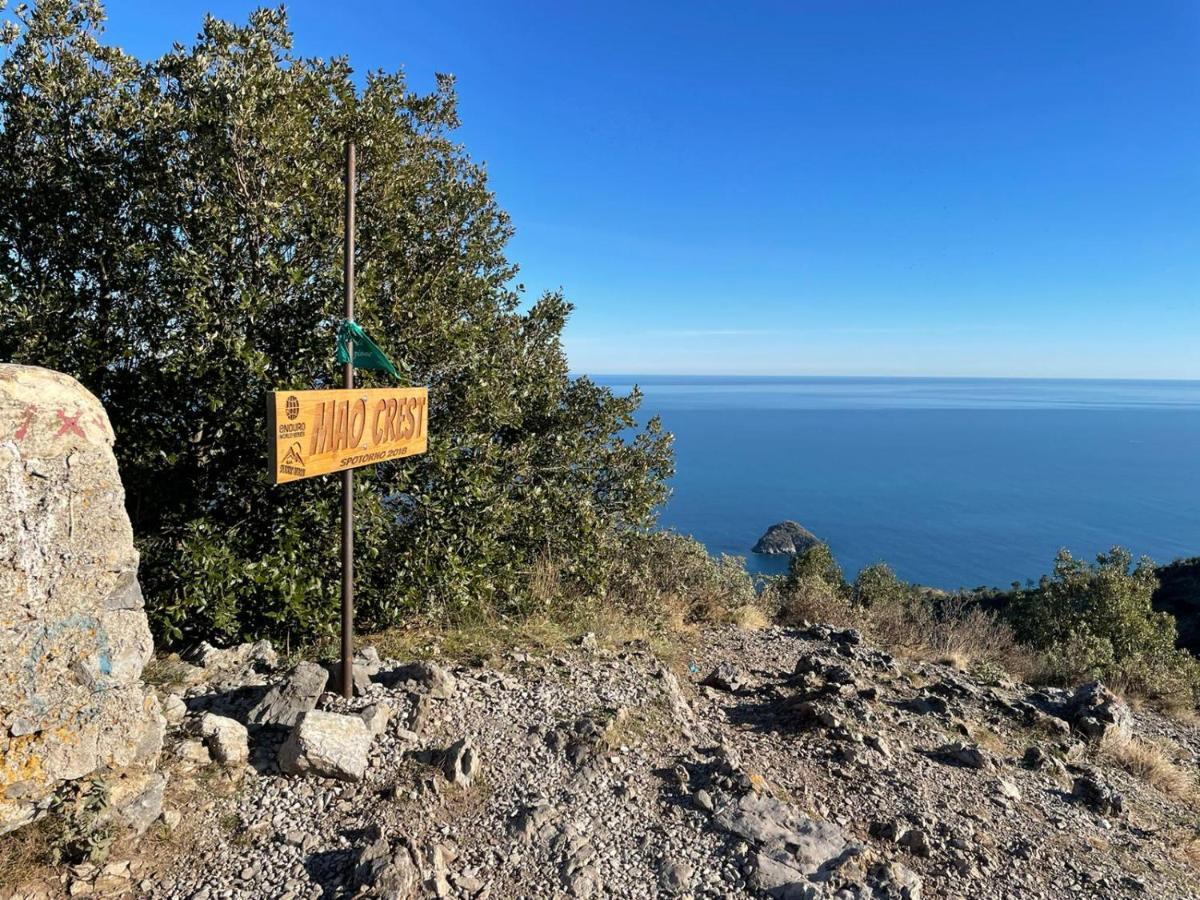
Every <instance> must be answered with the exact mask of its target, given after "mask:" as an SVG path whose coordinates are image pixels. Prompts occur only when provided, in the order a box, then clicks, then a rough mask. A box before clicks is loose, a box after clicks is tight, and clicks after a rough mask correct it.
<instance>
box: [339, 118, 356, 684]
mask: <svg viewBox="0 0 1200 900" xmlns="http://www.w3.org/2000/svg"><path fill="white" fill-rule="evenodd" d="M354 188H355V178H354V142H353V141H347V142H346V215H345V228H346V235H345V247H344V251H343V256H344V260H343V271H342V281H343V287H344V290H345V300H346V309H345V315H346V319H347V320H350V321H352V320H353V319H354ZM346 351H347V360H346V365H345V367H344V368H343V369H342V387H344V388H352V387H354V344H353V343H352V342H351V343H350V345H349V346H348V347H347V348H346ZM347 414H349V412H348V411H347ZM342 696H343V697H345V698H346V699H347V700H349V699H350V698H351V697H353V696H354V470H353V469H347V470H346V471H344V472H343V473H342Z"/></svg>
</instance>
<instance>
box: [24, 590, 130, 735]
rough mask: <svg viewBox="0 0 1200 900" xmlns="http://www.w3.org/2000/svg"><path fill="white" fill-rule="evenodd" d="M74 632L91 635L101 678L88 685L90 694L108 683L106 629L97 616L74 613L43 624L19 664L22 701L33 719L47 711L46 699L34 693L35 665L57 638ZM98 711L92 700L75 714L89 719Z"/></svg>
mask: <svg viewBox="0 0 1200 900" xmlns="http://www.w3.org/2000/svg"><path fill="white" fill-rule="evenodd" d="M74 631H78V632H91V638H92V640H93V641H94V643H95V647H96V656H97V659H98V668H99V671H100V676H101V677H100V679H99V680H97V681H96V682H95V683H94V684H93V685H92V688H93V691H94V693H96V694H100V693H103V692H104V691H106V690H108V688H109V686H110V685H109V684H108V679H109V677H110V676H111V675H112V655H111V652H110V648H109V644H108V632H107V630H105V628H104V626H103V625H101V624H100V620H99V619H97V618H96V617H95V616H87V615H83V614H81V613H75V614H73V615H70V616H67V617H66V618H65V619H59V620H58V621H57V622H53V623H51V624H49V625H43V626H42V627H41V633H40V634H38V635H37V637H36V638H34V641H33V646H32V647H30V648H29V653H28V655H27V656H26V657H25V660H24V662H23V663H22V666H21V667H22V669H23V670H24V672H25V685H24V688H25V700H26V702H27V703H28V704H29V706H30V707H31V708H32V712H33V713H34V715H35V716H36V717H37V718H44V717H46V716H47V714H48V713H49V712H50V704H49V702H48V701H47V700H45V699H44V698H42V697H40V696H38V693H37V670H38V665H39V664H40V663H41V661H42V659H43V658H44V657H45V656H46V655H47V654H48V653H51V652H52V651H54V650H55V644H56V642H58V641H59V639H60V638H62V637H63V636H64V635H67V634H70V633H71V632H74ZM99 713H100V706H99V704H98V703H92V704H89V705H88V706H86V707H85V708H84V709H82V710H80V711H79V716H80V717H81V718H85V719H90V718H94V717H95V716H96V715H99Z"/></svg>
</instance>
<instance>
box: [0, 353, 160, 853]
mask: <svg viewBox="0 0 1200 900" xmlns="http://www.w3.org/2000/svg"><path fill="white" fill-rule="evenodd" d="M112 445H113V432H112V427H111V425H110V424H109V421H108V416H107V415H106V414H105V412H104V409H103V407H102V406H101V405H100V403H99V401H97V400H96V398H95V397H94V396H92V395H91V394H90V393H88V391H87V390H85V389H84V388H83V386H82V385H80V384H79V383H78V382H76V381H75V380H74V379H72V378H69V377H67V376H66V375H62V374H59V373H57V372H51V371H49V370H47V369H41V368H35V367H29V366H17V365H0V518H2V520H3V526H2V527H0V834H3V833H5V832H8V831H11V830H12V829H13V828H16V827H18V826H20V825H22V824H24V823H25V822H28V821H30V820H32V819H34V818H36V817H38V816H39V815H40V814H41V812H42V811H44V810H45V809H46V808H47V806H48V804H49V803H50V801H51V798H52V797H53V795H54V793H55V791H57V790H59V789H60V788H61V787H62V786H63V785H64V784H66V783H68V782H71V781H74V780H77V779H82V778H85V777H87V776H91V775H93V773H99V774H100V775H102V776H103V777H104V778H105V779H106V780H107V781H108V782H109V783H110V785H111V790H112V796H113V798H114V802H116V801H117V800H118V799H119V803H118V804H117V805H118V814H119V811H120V809H124V810H127V811H129V814H130V816H132V817H133V818H134V819H135V821H134V822H132V824H134V825H135V826H138V827H144V826H145V825H146V824H149V823H148V822H147V821H146V820H147V818H150V819H151V820H152V818H153V815H151V813H154V812H155V811H156V804H157V805H161V796H162V789H163V776H162V775H160V774H158V773H157V772H155V771H154V769H155V766H156V763H157V759H158V755H159V751H160V750H161V745H162V734H163V727H164V722H163V718H162V715H161V714H160V712H159V708H158V702H157V700H156V699H155V697H154V695H153V693H152V692H151V691H149V690H148V689H147V688H146V687H145V685H143V684H142V682H141V674H142V667H143V666H144V665H145V664H146V662H147V661H148V660H149V659H150V656H151V654H152V652H153V646H152V643H151V639H150V631H149V628H148V626H147V622H146V614H145V611H144V609H143V605H142V594H141V589H140V588H139V586H138V581H137V564H138V555H137V551H136V550H135V549H134V545H133V532H132V529H131V528H130V524H129V517H128V515H127V514H126V512H125V505H124V500H125V495H124V491H123V489H122V487H121V481H120V477H119V476H118V473H117V463H116V459H115V458H114V457H113V452H112Z"/></svg>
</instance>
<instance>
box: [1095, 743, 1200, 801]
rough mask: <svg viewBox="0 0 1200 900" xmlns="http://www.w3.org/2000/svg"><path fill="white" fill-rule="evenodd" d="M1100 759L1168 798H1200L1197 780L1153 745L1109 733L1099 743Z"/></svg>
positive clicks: (1157, 745) (1190, 799) (1191, 799)
mask: <svg viewBox="0 0 1200 900" xmlns="http://www.w3.org/2000/svg"><path fill="white" fill-rule="evenodd" d="M1100 756H1101V757H1102V758H1103V759H1106V760H1108V761H1109V762H1111V763H1113V764H1114V765H1117V766H1120V767H1121V768H1122V769H1124V770H1125V771H1126V772H1128V773H1129V774H1130V775H1132V776H1133V777H1134V778H1137V779H1138V780H1139V781H1142V782H1145V783H1146V784H1148V785H1150V786H1151V787H1153V788H1155V789H1157V790H1158V791H1160V792H1162V793H1164V794H1167V795H1168V796H1171V797H1177V798H1179V799H1180V800H1186V801H1194V800H1196V799H1197V798H1198V797H1200V791H1198V789H1197V783H1196V779H1195V778H1193V777H1192V776H1191V775H1189V774H1188V773H1187V772H1185V771H1184V770H1183V769H1181V768H1180V767H1179V766H1177V765H1176V764H1175V763H1174V762H1172V761H1171V759H1170V758H1169V756H1168V754H1167V752H1166V751H1165V750H1164V749H1163V747H1162V746H1161V745H1159V744H1157V743H1154V742H1153V741H1148V740H1144V739H1142V738H1137V737H1123V736H1120V735H1117V734H1111V733H1110V734H1108V735H1106V736H1105V738H1104V740H1103V741H1101V743H1100Z"/></svg>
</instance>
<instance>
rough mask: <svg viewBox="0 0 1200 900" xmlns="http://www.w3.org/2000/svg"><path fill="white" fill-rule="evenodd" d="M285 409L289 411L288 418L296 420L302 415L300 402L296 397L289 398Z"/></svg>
mask: <svg viewBox="0 0 1200 900" xmlns="http://www.w3.org/2000/svg"><path fill="white" fill-rule="evenodd" d="M284 408H285V409H286V410H287V417H288V418H289V419H294V418H296V416H298V415H300V401H299V400H297V399H296V398H295V397H288V398H287V402H286V403H285V404H284Z"/></svg>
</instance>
